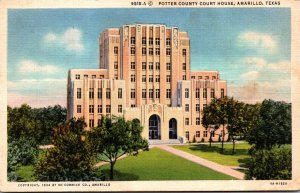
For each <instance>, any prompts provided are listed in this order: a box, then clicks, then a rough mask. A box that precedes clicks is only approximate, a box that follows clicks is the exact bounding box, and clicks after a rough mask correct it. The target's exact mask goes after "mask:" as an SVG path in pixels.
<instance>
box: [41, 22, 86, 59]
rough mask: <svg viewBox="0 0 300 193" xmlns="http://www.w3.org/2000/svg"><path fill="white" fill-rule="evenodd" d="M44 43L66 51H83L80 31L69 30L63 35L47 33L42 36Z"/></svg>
mask: <svg viewBox="0 0 300 193" xmlns="http://www.w3.org/2000/svg"><path fill="white" fill-rule="evenodd" d="M44 43H46V45H50V46H59V47H63V48H64V49H65V50H66V51H69V52H72V51H74V52H77V53H80V52H82V51H83V50H84V46H83V43H82V39H81V31H80V30H79V29H76V28H69V29H67V30H66V31H65V32H64V33H63V34H55V33H52V32H50V33H48V34H46V35H45V36H44Z"/></svg>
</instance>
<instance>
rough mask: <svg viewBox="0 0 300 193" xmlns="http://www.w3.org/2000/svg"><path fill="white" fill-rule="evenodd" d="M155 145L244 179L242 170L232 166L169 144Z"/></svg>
mask: <svg viewBox="0 0 300 193" xmlns="http://www.w3.org/2000/svg"><path fill="white" fill-rule="evenodd" d="M155 147H158V148H160V149H162V150H165V151H167V152H170V153H172V154H174V155H177V156H179V157H182V158H184V159H187V160H190V161H192V162H195V163H197V164H200V165H202V166H205V167H208V168H210V169H212V170H215V171H217V172H220V173H223V174H226V175H229V176H233V177H235V178H237V179H239V180H243V179H244V174H243V173H242V172H238V171H236V170H233V169H231V168H230V167H227V166H223V165H220V164H217V163H215V162H212V161H209V160H206V159H203V158H200V157H198V156H195V155H192V154H190V153H186V152H184V151H181V150H178V149H175V148H173V147H170V146H168V145H156V146H155Z"/></svg>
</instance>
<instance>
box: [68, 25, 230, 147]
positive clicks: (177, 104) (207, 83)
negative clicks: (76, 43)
mask: <svg viewBox="0 0 300 193" xmlns="http://www.w3.org/2000/svg"><path fill="white" fill-rule="evenodd" d="M99 48H100V49H99V51H100V54H99V55H100V58H99V61H100V64H99V69H71V70H69V74H68V96H67V110H68V118H72V117H76V118H79V117H84V119H85V121H86V123H87V124H88V128H92V127H95V126H97V124H98V123H99V122H100V120H101V118H102V117H103V116H111V115H117V116H124V117H125V119H128V120H131V119H138V120H139V121H140V123H141V125H142V126H143V127H144V129H143V133H142V135H143V137H144V138H146V139H149V140H169V139H180V141H181V142H185V141H194V140H196V141H203V140H204V141H207V140H208V139H209V135H210V132H209V131H208V130H207V129H205V128H203V126H202V125H201V117H202V115H201V111H202V109H203V108H204V107H205V106H206V105H207V104H209V103H210V101H211V100H212V99H213V98H222V97H225V96H226V94H227V84H226V81H224V80H220V76H219V73H218V72H217V71H192V70H191V64H190V63H191V61H190V39H189V37H188V34H187V32H184V31H180V30H179V29H178V28H177V27H167V26H165V25H161V24H134V25H124V26H122V27H121V28H109V29H106V30H104V31H103V32H102V33H101V34H100V38H99ZM220 134H221V130H220V131H216V133H215V134H214V136H213V138H214V140H217V139H218V138H219V136H220ZM226 137H227V136H226Z"/></svg>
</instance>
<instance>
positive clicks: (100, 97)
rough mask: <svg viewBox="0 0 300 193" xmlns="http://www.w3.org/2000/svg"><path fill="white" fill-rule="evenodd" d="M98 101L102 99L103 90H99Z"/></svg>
mask: <svg viewBox="0 0 300 193" xmlns="http://www.w3.org/2000/svg"><path fill="white" fill-rule="evenodd" d="M98 99H102V88H98Z"/></svg>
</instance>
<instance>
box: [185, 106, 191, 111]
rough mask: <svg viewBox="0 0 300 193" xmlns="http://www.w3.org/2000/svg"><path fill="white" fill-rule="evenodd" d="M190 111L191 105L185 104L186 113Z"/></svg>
mask: <svg viewBox="0 0 300 193" xmlns="http://www.w3.org/2000/svg"><path fill="white" fill-rule="evenodd" d="M189 111H190V105H189V104H185V112H189Z"/></svg>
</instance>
